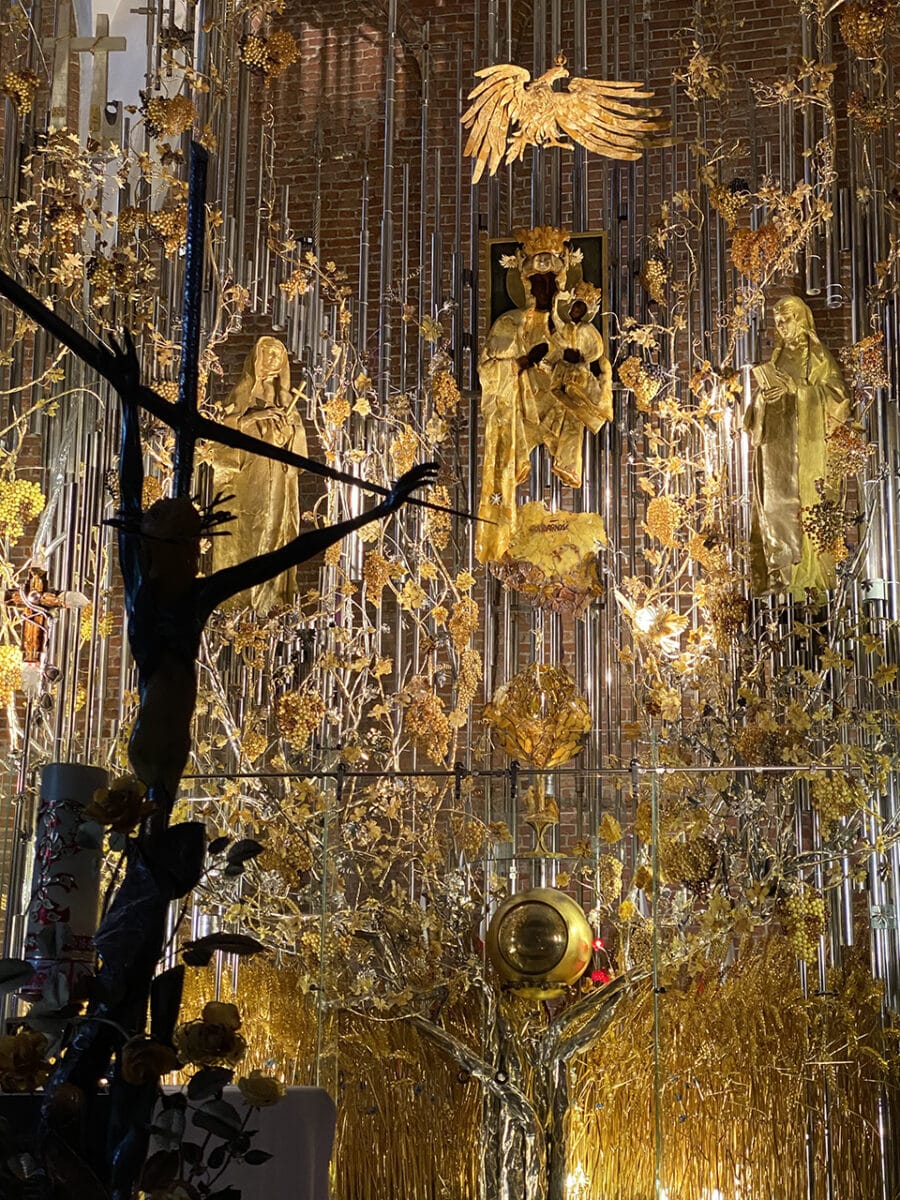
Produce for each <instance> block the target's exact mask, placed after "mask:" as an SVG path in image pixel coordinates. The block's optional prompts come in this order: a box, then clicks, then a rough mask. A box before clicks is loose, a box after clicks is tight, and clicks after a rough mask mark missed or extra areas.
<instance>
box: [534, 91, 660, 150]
mask: <svg viewBox="0 0 900 1200" xmlns="http://www.w3.org/2000/svg"><path fill="white" fill-rule="evenodd" d="M652 96H653V92H649V91H646V90H645V89H644V88H642V87H641V85H640V84H639V83H628V82H627V81H625V80H622V81H618V80H609V79H603V80H597V79H570V80H569V86H568V91H565V92H554V93H553V101H554V109H555V116H556V123H557V124H558V125H559V127H560V129H561V130H562V131H563V133H565V134H567V135H568V136H569V137H570V138H571V139H572V141H573V142H578V143H579V144H580V145H582V146H584V147H585V148H586V149H588V150H592V151H593V152H594V153H595V154H603V155H605V156H606V157H607V158H625V159H632V160H633V159H638V158H640V157H641V155H642V154H643V152H644V151H645V150H647V149H649V148H650V147H652V146H661V145H667V144H668V143H667V142H666V140H665V138H664V137H663V135H664V133H665V132H666V131H667V129H668V121H666V119H665V118H664V117H662V116H661V113H662V109H659V108H649V107H644V106H642V105H641V104H638V103H635V102H636V101H640V100H649V99H650V98H651V97H652Z"/></svg>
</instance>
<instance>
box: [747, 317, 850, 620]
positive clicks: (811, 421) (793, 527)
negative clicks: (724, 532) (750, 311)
mask: <svg viewBox="0 0 900 1200" xmlns="http://www.w3.org/2000/svg"><path fill="white" fill-rule="evenodd" d="M774 317H775V349H774V350H773V352H772V357H771V359H770V360H769V361H768V362H765V363H763V364H762V365H761V366H758V367H754V368H753V375H754V379H755V381H756V390H755V395H754V399H753V402H752V404H751V405H750V407H749V408H748V409H747V412H746V415H745V417H744V428H745V429H746V430H747V432H748V433H749V434H750V439H751V444H752V447H753V452H754V453H753V497H752V524H751V534H750V570H751V581H752V586H753V590H754V592H755V593H756V594H757V595H763V594H765V593H767V592H784V593H790V594H792V595H794V596H796V597H798V598H801V599H802V598H803V597H804V596H805V594H806V591H807V589H812V590H814V591H818V592H821V591H826V590H828V589H829V588H833V587H834V584H835V561H834V557H833V556H832V555H831V554H830V553H829V552H828V551H825V550H821V549H819V548H818V547H817V546H816V545H815V544H814V543H813V542H812V541H811V540H810V538H809V536H808V535H807V533H806V532H805V530H804V528H803V524H802V521H801V517H802V513H803V510H804V509H810V508H812V507H813V506H815V505H816V504H818V503H819V502H820V501H821V500H822V499H823V498H829V489H828V487H827V484H826V479H827V460H828V437H829V435H830V434H831V433H832V431H833V430H834V429H835V428H836V427H837V426H839V425H842V424H844V423H845V422H846V421H848V420H849V417H850V397H849V394H848V392H847V388H846V386H845V384H844V380H843V378H842V376H841V372H840V368H839V367H838V365H837V363H836V362H835V360H834V358H833V357H832V356H831V354H830V353H829V352H828V350H826V349H825V347H824V346H823V345H822V343H821V342H820V341H819V338H818V336H817V334H816V326H815V322H814V320H813V315H812V312H811V311H810V309H809V308H808V307H807V305H806V304H804V302H803V301H802V300H801V299H800V298H799V297H798V296H786V297H785V298H784V299H783V300H779V301H778V303H777V304H776V305H775V310H774ZM830 498H834V497H830Z"/></svg>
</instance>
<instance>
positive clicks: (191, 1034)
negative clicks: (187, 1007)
mask: <svg viewBox="0 0 900 1200" xmlns="http://www.w3.org/2000/svg"><path fill="white" fill-rule="evenodd" d="M240 1024H241V1018H240V1014H239V1013H238V1010H237V1009H236V1008H235V1006H234V1005H233V1004H220V1003H218V1002H216V1001H212V1002H211V1003H209V1004H207V1005H206V1006H205V1008H204V1009H203V1016H202V1017H201V1019H200V1020H199V1021H188V1022H187V1024H185V1025H179V1026H178V1028H177V1029H176V1030H175V1034H174V1038H173V1041H174V1043H175V1052H176V1054H177V1055H178V1058H179V1060H180V1061H181V1062H182V1063H194V1064H196V1065H197V1066H198V1067H215V1066H220V1065H222V1064H227V1065H228V1066H232V1067H233V1066H234V1065H235V1064H236V1063H239V1062H240V1061H241V1059H242V1058H243V1057H244V1053H245V1051H246V1049H247V1043H246V1042H245V1041H244V1039H243V1038H242V1037H241V1035H240V1034H239V1033H238V1032H237V1030H238V1028H239V1027H240Z"/></svg>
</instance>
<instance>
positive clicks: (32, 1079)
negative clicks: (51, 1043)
mask: <svg viewBox="0 0 900 1200" xmlns="http://www.w3.org/2000/svg"><path fill="white" fill-rule="evenodd" d="M46 1050H47V1039H46V1038H45V1037H44V1035H43V1034H42V1033H35V1032H34V1030H33V1029H20V1030H19V1032H18V1033H15V1034H6V1035H5V1036H3V1037H0V1091H3V1092H33V1091H36V1090H37V1088H39V1087H40V1086H41V1084H43V1083H44V1081H45V1080H46V1078H47V1076H48V1075H49V1074H50V1067H49V1065H48V1063H47V1062H46V1061H45V1059H44V1054H45V1053H46Z"/></svg>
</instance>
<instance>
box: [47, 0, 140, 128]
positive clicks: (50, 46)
mask: <svg viewBox="0 0 900 1200" xmlns="http://www.w3.org/2000/svg"><path fill="white" fill-rule="evenodd" d="M71 21H72V16H71V6H70V5H69V3H68V0H63V2H62V3H61V4H60V5H59V6H58V8H57V10H56V36H55V37H52V38H45V39H44V48H45V50H48V51H50V52H51V53H52V55H53V83H52V84H51V88H50V125H51V126H52V127H53V128H57V129H58V128H60V127H61V126H65V125H66V124H67V123H68V103H69V55H70V53H71V52H72V51H73V50H77V51H79V52H80V53H82V54H85V53H86V54H91V55H93V60H94V64H93V65H94V74H93V81H92V83H91V104H90V111H89V119H88V133H89V135H90V136H91V137H93V138H97V137H99V136H100V134H101V132H102V129H103V124H102V117H103V111H104V109H105V107H106V86H107V80H108V70H109V55H110V53H112V52H113V51H115V50H124V49H125V46H126V43H125V39H124V38H123V37H110V36H109V17H108V16H106V15H103V14H101V15H99V16H98V17H97V25H96V30H97V32H96V34H95V35H94V37H73V36H72V25H71Z"/></svg>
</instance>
